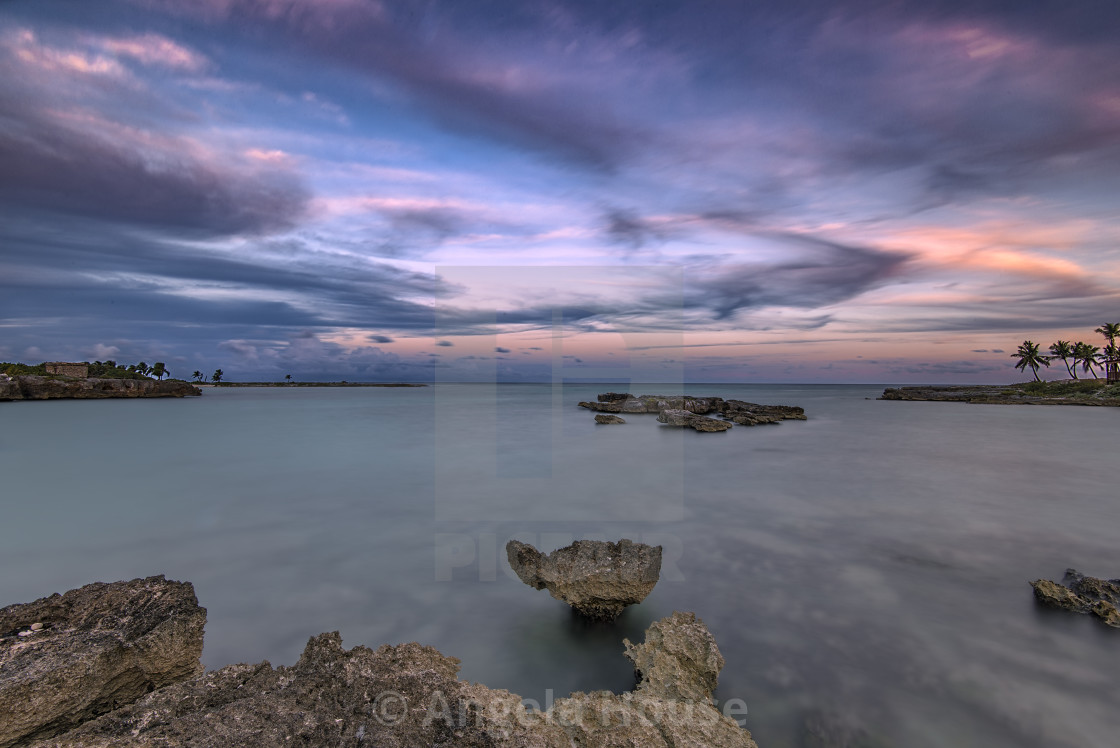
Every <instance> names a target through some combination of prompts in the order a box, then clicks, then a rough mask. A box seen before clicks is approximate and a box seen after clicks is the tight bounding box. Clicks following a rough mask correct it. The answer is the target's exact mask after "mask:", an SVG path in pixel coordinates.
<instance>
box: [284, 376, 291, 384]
mask: <svg viewBox="0 0 1120 748" xmlns="http://www.w3.org/2000/svg"><path fill="white" fill-rule="evenodd" d="M284 381H285V382H287V383H288V384H291V383H292V375H291V374H285V375H284Z"/></svg>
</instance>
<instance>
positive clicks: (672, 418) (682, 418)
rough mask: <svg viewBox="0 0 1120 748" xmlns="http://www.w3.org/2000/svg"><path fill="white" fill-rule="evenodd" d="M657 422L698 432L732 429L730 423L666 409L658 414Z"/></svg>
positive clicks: (688, 412)
mask: <svg viewBox="0 0 1120 748" xmlns="http://www.w3.org/2000/svg"><path fill="white" fill-rule="evenodd" d="M657 420H658V421H660V422H661V423H663V424H665V425H666V426H680V427H682V428H690V429H696V430H697V431H727V430H728V429H729V428H731V422H730V421H721V420H719V419H717V418H708V417H707V416H698V415H696V414H695V413H693V412H691V411H688V410H677V409H675V408H666V409H665V410H663V411H661V412H660V413H658V414H657Z"/></svg>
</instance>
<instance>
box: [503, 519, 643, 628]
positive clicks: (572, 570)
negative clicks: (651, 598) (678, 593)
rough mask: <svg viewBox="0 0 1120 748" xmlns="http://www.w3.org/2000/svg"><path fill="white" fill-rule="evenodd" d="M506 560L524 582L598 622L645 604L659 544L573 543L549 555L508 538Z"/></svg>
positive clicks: (623, 540)
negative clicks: (544, 591)
mask: <svg viewBox="0 0 1120 748" xmlns="http://www.w3.org/2000/svg"><path fill="white" fill-rule="evenodd" d="M506 557H507V558H508V559H509V565H510V567H511V568H512V569H513V571H514V572H515V573H516V574H517V577H518V578H519V579H520V580H521V581H522V582H524V583H525V584H527V585H529V586H530V587H533V588H534V589H538V590H543V589H547V590H548V592H549V594H550V595H552V596H553V597H555V598H556V599H557V600H562V601H564V602H566V603H568V605H571V606H572V607H573V608H575V609H576V610H577V611H579V612H580V613H582V614H583V615H585V616H587V617H589V618H597V619H603V620H613V619H614V618H617V617H618V614H619V613H621V612H622V610H623V608H625V607H626V606H627V605H633V604H635V603H640V602H641V601H642V600H644V599H645V598H646V595H648V594H649V593H650V592H651V591H652V590H653V588H654V586H655V585H656V584H657V580H658V578H659V575H660V574H661V546H659V545H657V546H649V545H645V544H644V543H635V542H633V541H632V540H627V539H625V538H624V539H622V540H620V541H618V542H617V543H609V542H605V541H601V540H577V541H576V542H574V543H572V544H571V545H569V546H567V547H565V548H559V549H557V550H555V551H553V552H552V553H549V554H544V553H541V552H540V551H538V550H537V549H536V548H534V547H533V546H531V545H529V544H527V543H521V542H519V541H517V540H511V541H509V543H507V544H506Z"/></svg>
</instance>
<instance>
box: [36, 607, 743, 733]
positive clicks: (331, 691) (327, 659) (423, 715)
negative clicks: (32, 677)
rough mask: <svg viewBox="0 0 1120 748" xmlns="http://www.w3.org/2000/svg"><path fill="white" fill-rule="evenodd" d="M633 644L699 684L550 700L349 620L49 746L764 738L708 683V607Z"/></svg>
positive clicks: (638, 660)
mask: <svg viewBox="0 0 1120 748" xmlns="http://www.w3.org/2000/svg"><path fill="white" fill-rule="evenodd" d="M627 646H628V648H629V649H628V656H630V652H634V653H635V654H634V655H633V656H632V657H631V659H632V660H634V662H635V666H636V667H637V668H639V669H640V672H641V673H642V674H643V675H644V674H645V672H646V671H649V672H652V673H657V674H664V675H666V676H667V675H668V674H669V673H676V674H678V675H679V676H680V678H681V679H682V682H684V683H686V684H688V687H687V688H676V687H674V686H673V685H672V684H668V685H666V684H664V683H662V681H661V679H660V678H658V679H655V680H649V679H646V678H643V680H642V682H641V683H640V684H639V685H638V687H637V690H635V691H632V692H628V693H624V694H613V693H609V692H606V691H598V692H594V693H589V694H585V693H578V692H577V693H573V694H571V695H570V696H568V697H567V698H562V699H558V700H557V701H556V702H555V704H553V705H552V707H551V708H549V709H548V710H547V711H543V712H542V711H538V710H535V709H526V707H525V706H524V705H523V702H522V699H521V697H520V696H518V695H516V694H512V693H509V692H508V691H502V690H494V689H490V688H487V687H486V686H483V685H481V684H472V683H466V682H464V681H461V680H459V679H458V677H457V675H458V671H459V661H458V660H457V659H455V658H453V657H446V656H444V655H443V654H441V653H440V652H438V651H437V650H435V649H433V648H431V647H424V646H421V645H419V644H416V643H410V644H401V645H397V646H388V645H385V646H382V647H380V648H379V649H377V650H376V651H373V650H370V649H368V648H366V647H362V646H357V647H354V648H353V649H351V650H349V651H347V650H345V649H343V648H342V638H341V637H340V636H339V635H338V633H337V632H335V633H330V634H320V635H319V636H317V637H314V638H312V639H311V640H310V641H309V642H308V644H307V648H306V649H305V650H304V652H303V655H302V656H301V657H300V659H299V662H297V663H296V664H295V665H294V666H293V667H279V668H276V669H273V668H272V667H271V666H270V665H269V664H268V663H267V662H264V663H261V664H259V665H230V666H229V667H225V668H222V669H221V670H216V671H212V672H208V673H205V674H203V675H199V676H196V677H195V678H193V679H192V680H189V681H186V682H184V683H178V684H175V685H172V686H168V687H166V688H164V689H162V690H159V691H156V692H155V693H152V694H150V695H148V696H147V697H145V698H143V699H141V700H140V701H138V702H137V703H135V704H133V705H131V706H127V707H124V708H121V709H118V710H117V711H115V712H112V713H110V714H107V715H104V716H102V717H100V718H98V719H96V720H94V721H92V722H89V723H87V724H85V725H83V726H82V727H80V728H78V729H76V730H74V731H72V732H70V733H68V734H66V735H64V736H62V737H61V738H59V739H57V740H53V741H51V742H50V743H45V744H40V745H41V746H44V747H45V746H46V745H53V746H58V747H59V748H79V747H82V748H109V746H136V747H139V746H152V745H158V746H161V748H179V747H184V748H185V747H186V746H226V745H230V746H232V745H237V746H261V747H262V748H263V747H264V746H268V747H269V748H272V746H277V745H306V746H320V745H323V746H325V745H330V746H341V747H342V748H359V747H360V746H369V745H374V746H380V747H384V748H413V747H414V746H420V745H425V746H426V745H431V746H457V747H459V748H475V747H478V748H481V747H483V746H485V747H486V748H494V747H496V746H508V747H510V748H514V747H518V748H529V747H531V746H532V747H536V746H540V747H541V748H552V747H555V748H560V747H561V746H562V747H563V748H570V746H572V745H582V746H635V747H636V746H642V747H643V748H645V747H646V746H649V747H650V748H669V747H671V746H686V745H688V746H709V747H711V748H757V745H756V744H755V742H754V740H752V739H751V735H750V733H749V732H748V731H746V730H745V729H743V728H741V727H739V725H738V724H737V723H736V722H734V721H733V720H731V719H730V718H728V717H726V716H724V715H723V714H721V713H720V712H719V711H718V710H716V709H715V708H714V707H713V706H712V705H711V689H710V688H708V684H710V685H711V686H712V687H714V685H715V678H716V676H717V675H718V672H719V667H720V666H721V665H722V664H723V660H722V658H720V656H719V651H718V649H717V648H716V645H715V641H714V640H713V639H712V636H711V634H710V633H709V632H708V630H707V628H706V627H705V626H704V624H703V623H702V622H701V621H699V619H697V618H695V616H693V615H692V614H691V613H674V614H673V616H671V617H669V618H665V619H662V620H661V621H658V622H656V623H654V624H653V626H651V627H650V629H649V631H647V633H646V642H645V644H641V645H636V646H635V645H631V644H629V643H627ZM713 667H714V671H713ZM705 689H707V690H705ZM36 748H39V746H37V747H36Z"/></svg>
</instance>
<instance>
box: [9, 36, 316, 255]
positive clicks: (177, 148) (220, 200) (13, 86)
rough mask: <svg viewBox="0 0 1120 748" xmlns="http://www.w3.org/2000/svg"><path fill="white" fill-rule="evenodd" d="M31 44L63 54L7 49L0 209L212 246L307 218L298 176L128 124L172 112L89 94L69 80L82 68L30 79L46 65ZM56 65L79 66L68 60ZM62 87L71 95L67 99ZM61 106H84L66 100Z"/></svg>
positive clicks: (155, 47) (111, 93)
mask: <svg viewBox="0 0 1120 748" xmlns="http://www.w3.org/2000/svg"><path fill="white" fill-rule="evenodd" d="M164 42H166V44H165V43H164ZM103 44H109V42H108V41H104V42H103ZM120 44H123V45H125V46H124V47H121V48H120V49H126V48H127V49H128V50H131V51H130V54H134V55H146V54H149V53H150V54H168V55H171V56H172V58H174V59H178V58H177V57H175V55H177V54H180V52H182V53H183V54H185V52H184V51H182V50H180V51H178V52H177V51H176V50H177V49H178V48H177V47H175V48H174V49H173V47H174V45H172V44H171V42H169V41H167V40H161V38H159V37H154V36H145V37H139V41H137V40H135V39H134V40H132V41H129V42H124V41H122V42H120ZM24 45H29V46H30V48H31V49H33V50H35V52H36V54H39V55H42V54H46V53H47V52H50V51H51V49H50V48H48V47H44V46H43V45H42V44H41V43H40V42H39V41H38V40H37V39H35V38H34V37H33V36H32V37H31V40H30V41H28V40H27V39H26V38H24V37H16V41H12V38H10V37H8V38H0V111H3V112H4V115H3V126H2V127H0V162H2V163H3V164H4V168H3V169H0V201H2V202H4V203H5V204H7V205H11V206H17V207H19V208H20V209H22V210H37V211H44V212H50V213H57V214H67V215H76V216H85V217H92V218H97V219H99V220H104V221H111V222H116V223H122V224H128V225H134V226H143V227H155V228H160V229H164V230H168V231H176V232H191V233H196V234H198V235H208V236H220V235H232V234H259V233H267V232H271V231H277V230H281V229H285V228H289V227H291V226H293V225H294V224H295V222H296V221H298V220H299V219H300V217H301V216H302V215H303V214H304V213H305V210H306V204H307V200H308V193H307V191H306V189H305V188H304V186H303V184H302V182H301V180H300V178H299V177H298V175H297V174H296V173H294V172H292V171H290V170H288V169H286V168H282V167H278V166H276V165H270V164H260V163H250V162H247V161H246V160H245V159H243V158H241V157H239V156H238V155H236V154H234V153H230V152H226V151H223V150H220V149H217V148H215V147H213V146H208V145H205V144H203V143H202V142H200V141H198V140H195V139H192V138H189V137H185V136H182V135H176V134H169V133H167V132H161V131H157V130H155V129H153V128H150V127H146V126H141V125H130V124H127V123H126V122H127V119H128V113H131V112H134V111H135V109H134V107H136V105H137V104H140V105H141V106H143V102H147V103H154V104H155V106H156V108H159V107H160V104H159V103H158V101H157V100H156V97H154V96H152V95H149V94H146V93H140V94H138V93H137V89H138V88H139V89H140V90H141V91H143V86H142V85H140V84H138V83H135V82H133V83H129V84H128V85H121V86H115V85H111V86H108V87H104V86H102V87H96V86H89V85H85V86H83V85H80V84H79V83H78V82H74V81H70V80H69V79H68V78H67V76H69V75H70V74H71V73H72V72H73V70H72V69H67V70H65V71H62V72H57V71H53V70H46V71H43V70H28V66H29V65H33V64H34V60H35V59H37V58H34V57H33V58H31V59H32V61H31V62H28V58H27V56H26V55H23V54H21V52H22V51H23V46H24ZM167 45H171V46H167ZM145 50H147V51H145ZM161 50H162V51H161ZM56 54H57V55H59V56H61V57H63V58H64V59H70V55H69V53H67V52H64V51H59V52H57V53H56ZM74 59H78V58H74ZM91 64H92V63H91ZM32 82H35V83H38V84H39V85H33V84H32ZM56 84H57V85H58V87H59V89H58V90H63V91H67V92H70V93H67V94H65V96H64V95H63V94H60V93H58V91H57V90H56V88H55V86H56ZM87 92H88V93H87ZM95 95H96V96H99V97H101V100H100V101H98V102H97V104H98V106H100V107H101V108H102V109H103V110H104V111H106V112H111V114H99V113H98V112H97V111H94V110H93V109H90V108H87V107H86V106H84V105H86V104H87V103H88V102H87V101H85V99H86V98H89V97H93V96H95ZM58 96H63V97H64V98H65V97H66V96H69V97H70V98H71V99H73V100H69V101H55V100H54V99H55V98H56V97H58ZM122 115H124V116H122Z"/></svg>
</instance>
